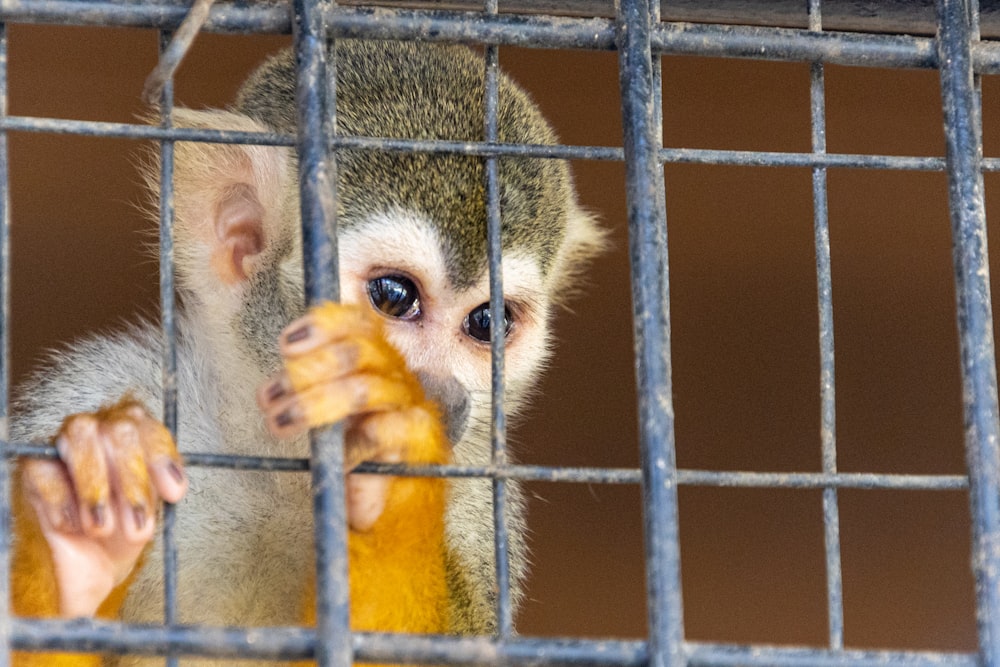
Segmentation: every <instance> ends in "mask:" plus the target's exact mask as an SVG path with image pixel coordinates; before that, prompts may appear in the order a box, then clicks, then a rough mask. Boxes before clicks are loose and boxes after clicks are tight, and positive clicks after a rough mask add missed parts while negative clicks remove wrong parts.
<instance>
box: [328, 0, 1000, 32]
mask: <svg viewBox="0 0 1000 667" xmlns="http://www.w3.org/2000/svg"><path fill="white" fill-rule="evenodd" d="M362 2H364V3H365V4H373V5H388V6H395V7H412V8H421V7H422V8H434V7H436V8H438V9H456V10H473V11H474V10H477V9H479V8H480V7H481V6H482V0H402V1H400V0H375V1H372V0H341V4H344V5H353V4H360V3H362ZM613 4H614V3H613V0H500V2H499V5H500V11H501V12H513V13H521V12H523V13H529V14H532V13H537V14H555V15H560V16H604V17H610V16H612V15H613V13H614V7H613ZM979 4H980V12H981V23H982V33H983V36H986V37H992V36H998V35H1000V2H998V0H980V3H979ZM660 17H661V18H662V20H664V21H693V22H703V23H730V24H733V23H742V24H747V25H770V26H784V27H788V28H805V27H808V15H807V13H806V6H805V3H803V2H802V0H712V2H705V0H661V2H660ZM823 26H824V27H825V28H826V29H827V30H853V31H861V32H885V33H906V34H911V35H913V34H924V35H933V34H934V30H935V27H936V23H935V16H934V6H933V3H929V2H926V0H894V1H893V2H866V3H860V2H858V1H857V0H823Z"/></svg>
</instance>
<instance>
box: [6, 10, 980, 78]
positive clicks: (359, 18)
mask: <svg viewBox="0 0 1000 667" xmlns="http://www.w3.org/2000/svg"><path fill="white" fill-rule="evenodd" d="M703 4H705V5H708V3H703ZM216 5H217V6H216V7H214V8H213V10H212V11H211V12H210V15H209V19H208V21H207V22H206V23H205V25H204V26H203V30H205V31H214V32H236V31H239V32H268V33H273V32H278V33H287V32H289V31H290V29H291V24H290V22H289V16H288V12H287V10H286V9H285V8H284V6H283V5H280V4H275V5H249V6H247V5H245V4H242V3H240V4H235V5H234V4H230V3H224V2H218V3H216ZM436 6H440V5H436ZM185 14H186V7H185V6H176V5H171V4H166V3H162V2H161V3H160V4H156V3H143V4H132V3H128V4H119V3H107V2H81V1H67V0H62V1H60V0H21V1H20V2H17V1H10V2H5V3H4V6H3V9H2V10H0V20H6V21H8V22H24V23H31V22H51V23H64V24H70V25H99V26H108V25H118V26H135V27H139V26H141V27H151V28H161V29H176V28H177V27H178V26H179V25H180V24H181V21H182V20H183V18H184V16H185ZM991 16H995V15H991ZM327 18H328V20H327V23H328V27H329V29H330V30H331V31H332V33H333V34H334V35H335V36H337V37H350V36H366V37H373V38H380V39H390V38H391V39H417V38H419V39H423V40H428V41H446V42H466V43H482V42H489V43H496V44H511V45H520V46H528V47H539V48H542V47H545V48H577V49H598V50H608V49H611V48H613V46H614V24H613V22H612V21H609V20H607V19H601V18H597V19H594V18H590V19H581V18H560V17H533V16H527V15H511V14H500V15H497V16H493V17H490V16H489V15H486V14H483V13H481V12H454V11H452V12H448V11H428V10H421V11H414V10H407V9H377V10H376V9H372V8H345V9H340V10H338V12H337V13H335V14H333V15H331V16H328V17H327ZM803 18H804V14H803ZM652 35H653V36H652V43H653V49H654V50H655V51H658V52H661V53H662V54H664V55H677V54H685V53H688V54H697V55H699V56H715V57H734V58H754V59H766V60H776V61H784V62H794V61H801V60H807V61H812V60H819V61H821V62H825V63H830V64H841V65H858V66H866V67H915V68H933V67H936V57H935V51H934V41H933V39H929V38H925V37H913V36H909V35H872V34H861V33H846V32H823V33H822V34H817V33H810V32H809V31H808V30H799V29H789V28H774V27H755V26H743V25H708V24H687V23H661V24H659V25H657V26H654V27H653V33H652ZM973 63H974V67H975V69H976V70H977V71H980V72H982V73H996V72H1000V44H998V43H996V42H981V43H977V44H976V45H974V47H973Z"/></svg>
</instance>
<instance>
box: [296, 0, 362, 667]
mask: <svg viewBox="0 0 1000 667" xmlns="http://www.w3.org/2000/svg"><path fill="white" fill-rule="evenodd" d="M324 6H325V5H324V3H323V2H321V0H295V2H294V3H293V11H294V15H295V26H294V27H295V30H294V36H295V40H294V41H295V56H296V73H297V81H296V108H297V110H298V123H297V127H298V141H297V148H298V157H299V194H300V205H301V210H302V256H303V267H304V270H305V295H306V302H307V303H308V304H309V305H315V304H318V303H321V302H323V301H328V300H336V299H338V298H339V296H340V280H339V275H340V274H339V268H338V263H337V245H336V224H337V219H336V205H335V202H336V199H335V197H336V191H335V186H336V166H335V162H334V160H333V159H332V156H331V155H330V153H329V151H328V142H327V139H326V137H327V134H328V133H329V132H334V133H335V132H336V127H335V125H334V124H333V123H334V120H335V119H334V117H333V116H331V114H332V113H333V112H334V111H335V109H336V102H335V99H336V98H335V97H334V95H335V94H336V91H335V90H333V89H331V87H330V83H331V82H330V80H329V78H328V72H327V57H328V53H327V41H326V31H325V29H324V22H323V14H322V9H323V8H324ZM333 54H334V51H333V50H331V52H330V53H329V57H331V58H332V57H333ZM328 95H329V97H328ZM334 136H335V134H334ZM310 442H311V462H312V463H311V468H312V482H313V514H314V523H315V526H314V531H315V539H316V631H317V636H318V637H319V638H320V640H319V642H318V643H317V646H316V656H315V659H316V663H317V665H318V666H319V667H350V665H351V663H352V660H353V655H352V650H351V632H350V599H349V598H350V595H349V590H348V588H349V584H348V581H349V580H348V576H347V508H346V502H345V497H344V446H343V445H344V432H343V426H342V425H340V424H337V425H334V426H331V427H327V428H322V429H314V430H313V432H312V434H311V436H310Z"/></svg>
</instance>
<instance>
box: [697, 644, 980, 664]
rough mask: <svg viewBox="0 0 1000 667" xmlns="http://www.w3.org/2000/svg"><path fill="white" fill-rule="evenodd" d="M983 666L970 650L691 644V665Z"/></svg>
mask: <svg viewBox="0 0 1000 667" xmlns="http://www.w3.org/2000/svg"><path fill="white" fill-rule="evenodd" d="M737 665H761V666H764V665H767V666H769V667H885V666H886V665H896V666H897V667H957V666H959V665H961V666H962V667H973V666H976V667H980V663H979V658H978V656H976V655H974V654H968V653H934V652H918V651H914V652H905V651H831V650H829V649H817V648H800V647H777V646H732V645H724V644H695V643H692V644H689V645H688V666H689V667H736V666H737Z"/></svg>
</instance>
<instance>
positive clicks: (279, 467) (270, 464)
mask: <svg viewBox="0 0 1000 667" xmlns="http://www.w3.org/2000/svg"><path fill="white" fill-rule="evenodd" d="M5 451H6V452H7V455H8V457H11V458H13V457H21V456H27V457H34V458H48V459H54V458H56V457H57V456H58V455H57V453H56V449H55V447H52V446H51V445H42V444H35V443H27V442H11V443H8V444H7V448H6V450H5ZM184 461H185V464H187V465H190V466H195V467H206V468H225V469H230V470H247V471H261V472H306V471H308V470H309V460H308V459H304V458H278V457H260V456H230V455H226V454H206V453H185V454H184ZM355 471H356V472H363V473H370V474H379V475H405V476H410V477H461V478H467V477H484V478H494V479H516V480H521V481H526V482H570V483H584V484H638V483H639V482H640V481H641V476H640V472H639V470H638V469H636V468H586V467H562V466H542V465H504V466H458V465H442V466H406V465H402V464H391V463H363V464H361V465H360V466H358V467H357V468H356V469H355ZM677 481H678V483H679V484H682V485H685V486H716V487H741V488H776V489H823V488H841V489H895V490H914V491H915V490H920V491H954V490H962V489H966V488H968V485H969V484H968V478H967V477H966V476H965V475H907V474H898V473H849V472H846V473H845V472H840V473H822V472H815V473H813V472H749V471H738V470H734V471H728V470H691V469H680V470H679V471H678V480H677Z"/></svg>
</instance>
